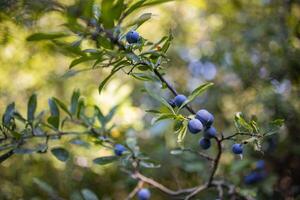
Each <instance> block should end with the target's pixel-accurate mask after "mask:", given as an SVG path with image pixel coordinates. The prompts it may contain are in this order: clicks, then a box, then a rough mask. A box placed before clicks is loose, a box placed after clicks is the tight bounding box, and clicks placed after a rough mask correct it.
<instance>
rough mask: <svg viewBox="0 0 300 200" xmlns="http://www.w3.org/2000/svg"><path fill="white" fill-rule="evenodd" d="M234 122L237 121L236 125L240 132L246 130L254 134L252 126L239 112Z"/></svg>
mask: <svg viewBox="0 0 300 200" xmlns="http://www.w3.org/2000/svg"><path fill="white" fill-rule="evenodd" d="M234 121H235V125H236V126H237V129H238V130H240V129H244V130H247V131H249V132H251V133H252V132H253V128H252V126H251V125H250V124H249V123H248V122H247V121H246V120H245V119H244V117H243V115H242V113H241V112H238V113H236V114H235V116H234Z"/></svg>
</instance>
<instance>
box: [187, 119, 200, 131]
mask: <svg viewBox="0 0 300 200" xmlns="http://www.w3.org/2000/svg"><path fill="white" fill-rule="evenodd" d="M188 129H189V131H190V132H191V133H193V134H196V133H199V132H200V131H202V129H203V125H202V123H201V122H200V121H199V120H198V119H191V120H190V121H189V123H188Z"/></svg>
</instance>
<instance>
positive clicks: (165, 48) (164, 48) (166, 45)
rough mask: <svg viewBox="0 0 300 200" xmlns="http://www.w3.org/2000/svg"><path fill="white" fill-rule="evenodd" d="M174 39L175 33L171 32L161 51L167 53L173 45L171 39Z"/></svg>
mask: <svg viewBox="0 0 300 200" xmlns="http://www.w3.org/2000/svg"><path fill="white" fill-rule="evenodd" d="M172 40H173V35H172V33H171V32H170V33H169V36H168V38H167V39H166V41H165V43H164V44H163V46H162V47H161V51H162V52H163V53H166V52H167V51H168V49H169V47H170V45H171V41H172Z"/></svg>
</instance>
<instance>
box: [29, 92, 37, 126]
mask: <svg viewBox="0 0 300 200" xmlns="http://www.w3.org/2000/svg"><path fill="white" fill-rule="evenodd" d="M36 107H37V96H36V94H33V95H31V97H30V98H29V100H28V104H27V120H28V121H29V122H32V121H33V120H34V114H35V111H36Z"/></svg>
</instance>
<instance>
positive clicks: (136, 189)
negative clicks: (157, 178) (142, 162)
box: [126, 181, 144, 200]
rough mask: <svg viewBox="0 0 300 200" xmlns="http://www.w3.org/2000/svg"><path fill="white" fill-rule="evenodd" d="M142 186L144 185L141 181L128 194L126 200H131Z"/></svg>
mask: <svg viewBox="0 0 300 200" xmlns="http://www.w3.org/2000/svg"><path fill="white" fill-rule="evenodd" d="M143 184H144V182H143V181H139V182H138V184H137V185H136V186H135V188H134V189H133V190H132V191H131V192H130V194H129V195H128V197H127V198H126V200H130V199H133V197H134V196H135V195H136V193H137V192H138V191H139V190H140V189H141V188H142V187H143Z"/></svg>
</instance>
